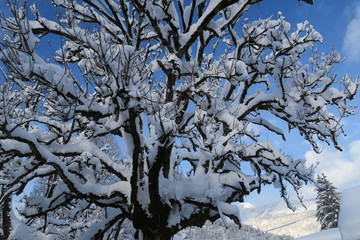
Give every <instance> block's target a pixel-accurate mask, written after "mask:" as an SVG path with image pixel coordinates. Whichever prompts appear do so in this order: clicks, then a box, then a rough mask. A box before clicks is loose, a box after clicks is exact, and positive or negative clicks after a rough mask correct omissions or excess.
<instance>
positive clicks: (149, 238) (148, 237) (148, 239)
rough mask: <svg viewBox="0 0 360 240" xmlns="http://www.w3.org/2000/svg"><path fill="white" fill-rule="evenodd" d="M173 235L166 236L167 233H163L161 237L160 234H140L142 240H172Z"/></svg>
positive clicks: (143, 232)
mask: <svg viewBox="0 0 360 240" xmlns="http://www.w3.org/2000/svg"><path fill="white" fill-rule="evenodd" d="M171 238H172V235H169V234H166V233H162V234H161V235H159V234H154V233H151V232H147V231H146V232H145V231H142V234H140V238H139V239H140V240H171Z"/></svg>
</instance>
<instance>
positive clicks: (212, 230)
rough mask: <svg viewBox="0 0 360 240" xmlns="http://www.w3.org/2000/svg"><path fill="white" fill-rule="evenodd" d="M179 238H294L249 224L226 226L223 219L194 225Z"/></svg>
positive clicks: (190, 239)
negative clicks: (264, 230)
mask: <svg viewBox="0 0 360 240" xmlns="http://www.w3.org/2000/svg"><path fill="white" fill-rule="evenodd" d="M175 239H177V240H180V239H186V240H199V239H206V240H241V239H243V240H292V239H293V238H292V237H290V236H278V235H275V234H271V233H265V232H263V231H260V230H258V229H256V228H253V227H251V226H248V225H243V226H242V227H241V229H239V227H238V226H237V225H235V224H234V223H233V224H230V226H229V227H228V228H225V226H224V224H223V223H222V221H221V220H217V221H215V222H214V223H210V222H209V221H208V222H206V223H205V225H204V226H203V227H202V228H198V227H192V228H187V229H185V230H183V231H181V232H180V233H179V234H178V235H177V236H176V238H175Z"/></svg>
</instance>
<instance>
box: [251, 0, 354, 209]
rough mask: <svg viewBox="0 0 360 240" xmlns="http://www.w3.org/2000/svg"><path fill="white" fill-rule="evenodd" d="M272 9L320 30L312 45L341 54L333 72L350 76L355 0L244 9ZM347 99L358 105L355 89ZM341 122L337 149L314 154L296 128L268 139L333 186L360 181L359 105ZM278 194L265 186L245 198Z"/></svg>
mask: <svg viewBox="0 0 360 240" xmlns="http://www.w3.org/2000/svg"><path fill="white" fill-rule="evenodd" d="M278 11H281V12H282V13H283V16H285V18H286V20H287V21H288V22H290V23H291V24H292V26H295V25H296V24H297V23H299V22H303V21H304V20H307V21H309V22H310V24H311V25H313V26H314V28H315V29H316V30H317V31H319V32H320V33H321V34H322V36H323V42H322V43H320V44H317V45H316V47H317V48H318V52H320V53H321V52H325V53H328V52H329V51H330V50H331V49H334V50H336V51H338V52H340V53H341V54H342V56H343V57H346V60H345V61H344V62H343V63H341V64H338V65H337V66H335V67H334V69H333V72H335V73H337V74H338V76H339V77H341V76H342V75H344V74H348V75H349V76H351V77H352V78H353V79H355V78H356V77H357V76H358V75H360V0H346V1H339V0H314V5H308V4H306V3H304V2H300V3H299V2H298V1H296V0H271V1H270V0H264V1H263V2H262V3H260V4H257V5H256V6H253V7H252V8H251V9H250V10H249V12H248V15H249V17H250V18H251V19H254V20H255V19H258V18H259V17H261V18H267V17H269V16H274V17H276V16H277V13H278ZM351 104H353V105H358V106H360V94H358V95H357V96H355V99H354V100H353V101H352V102H351ZM343 124H344V125H345V127H344V129H345V133H346V136H343V137H341V138H340V143H341V145H342V147H343V149H344V150H343V151H342V152H340V151H338V150H335V149H334V147H333V146H327V145H326V144H324V145H323V150H322V153H321V154H316V153H315V152H313V151H312V149H311V146H310V145H309V144H308V143H306V142H305V140H304V139H302V138H301V137H300V136H299V135H298V134H297V133H296V132H294V133H292V134H290V136H288V139H287V140H288V142H287V143H283V142H277V140H274V141H275V142H274V144H277V145H278V147H280V148H281V149H283V150H284V151H285V152H286V153H289V154H292V155H293V156H295V157H296V158H305V159H307V162H308V164H309V165H310V164H312V163H316V162H319V166H318V167H317V172H318V173H325V174H326V175H327V176H328V178H329V179H330V181H332V182H333V183H334V185H335V186H336V187H337V188H338V189H339V190H344V189H346V188H349V187H351V186H353V185H358V184H360V107H359V108H357V109H356V115H355V116H351V117H349V118H346V119H345V120H344V121H343ZM293 195H294V194H293ZM303 195H304V196H305V198H312V197H315V195H314V188H313V187H310V186H309V187H305V188H304V189H303ZM278 196H279V193H278V190H275V189H273V188H265V189H264V191H263V192H262V193H261V195H256V194H253V195H252V196H251V197H248V198H247V199H246V201H250V202H252V203H254V204H255V205H262V204H266V203H269V202H270V201H276V200H279V198H278ZM269 199H271V200H269Z"/></svg>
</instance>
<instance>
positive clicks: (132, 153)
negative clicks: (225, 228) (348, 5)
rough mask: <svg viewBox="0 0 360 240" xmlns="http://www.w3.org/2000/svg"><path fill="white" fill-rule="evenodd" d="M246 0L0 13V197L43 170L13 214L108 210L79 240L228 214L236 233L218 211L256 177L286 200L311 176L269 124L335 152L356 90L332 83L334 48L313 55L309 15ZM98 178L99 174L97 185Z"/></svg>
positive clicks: (234, 212)
mask: <svg viewBox="0 0 360 240" xmlns="http://www.w3.org/2000/svg"><path fill="white" fill-rule="evenodd" d="M259 2H261V0H229V1H220V0H201V1H199V0H192V1H183V0H178V1H168V0H154V1H148V0H98V1H90V0H83V1H73V0H71V1H70V0H53V1H52V3H53V4H54V6H56V7H57V9H59V10H58V11H59V14H58V15H57V16H58V19H46V18H44V17H43V16H42V15H41V12H39V11H38V9H37V8H36V5H31V6H30V7H28V6H27V5H24V6H22V7H20V8H19V7H17V6H15V5H11V6H10V9H11V12H12V14H13V16H12V17H9V18H4V19H2V20H1V28H2V29H3V30H4V31H6V32H7V33H4V34H3V35H4V36H3V41H2V48H1V54H0V58H1V61H2V63H3V64H4V65H5V66H6V68H5V69H4V76H5V80H4V82H3V84H2V85H1V87H0V116H1V117H0V155H1V162H0V169H1V172H0V174H1V176H0V179H2V180H1V184H2V185H4V186H6V189H7V191H6V192H5V193H4V194H3V196H2V199H1V202H3V201H4V199H5V198H6V197H8V196H11V195H12V194H19V193H21V192H22V191H23V189H24V187H25V186H26V185H27V184H28V183H29V182H30V181H31V180H32V179H34V178H52V176H56V181H52V182H51V184H52V188H51V191H50V194H47V195H40V196H36V197H34V198H28V199H27V206H28V207H27V208H26V209H25V211H23V212H22V214H23V215H24V216H25V217H26V218H28V219H31V218H34V217H38V216H45V215H46V214H47V213H49V212H54V211H56V209H60V208H66V209H69V211H68V212H69V213H76V212H77V211H79V210H82V209H83V207H84V204H83V203H86V204H90V205H91V206H96V207H101V208H106V209H110V211H108V212H107V216H106V217H104V218H101V219H93V220H94V221H93V222H91V226H89V227H88V228H87V230H86V232H84V233H83V234H82V238H83V239H102V238H103V237H106V236H109V231H111V230H112V229H114V228H115V229H116V228H120V226H121V224H122V223H123V221H124V219H128V220H130V221H131V222H132V224H133V226H134V228H135V229H137V230H138V231H137V236H136V237H137V238H143V239H170V238H171V236H172V235H174V234H175V233H176V232H178V231H180V230H181V229H184V228H187V227H189V226H201V225H203V224H204V223H205V222H206V220H211V221H214V220H216V219H218V218H222V219H223V221H224V222H226V220H227V218H226V217H225V216H227V217H229V218H231V219H233V220H234V221H235V222H236V223H238V224H240V216H239V211H238V208H237V207H236V206H233V205H231V204H230V203H231V202H234V201H242V200H243V198H244V196H247V195H249V194H250V193H252V192H253V191H257V192H260V191H261V187H262V186H263V185H266V184H274V185H275V186H276V187H278V188H279V190H280V193H281V195H282V197H283V198H284V199H285V200H286V201H287V202H288V200H287V199H286V196H287V188H286V186H292V187H293V188H294V189H295V191H297V190H298V189H299V188H300V187H301V186H302V185H303V184H304V182H305V183H306V182H307V181H309V180H312V174H313V168H312V167H309V168H307V167H305V163H304V160H293V159H289V158H288V157H286V156H284V154H282V153H281V152H280V151H279V150H278V149H277V148H276V147H275V146H273V145H272V144H271V142H270V141H266V140H265V138H264V137H262V136H263V135H265V136H266V135H267V134H268V133H272V134H274V136H275V135H278V136H280V137H282V138H283V139H284V140H285V139H286V134H285V133H284V131H283V130H282V129H281V127H280V126H276V125H274V124H273V122H272V121H268V119H269V118H275V119H278V120H281V121H282V122H283V124H287V125H288V128H289V130H292V129H297V130H298V131H299V132H300V134H301V135H302V136H304V138H305V139H306V140H307V141H309V142H310V144H311V145H312V146H313V148H314V150H315V151H318V150H319V146H318V144H319V142H326V143H329V144H331V143H333V144H334V146H335V147H336V148H338V149H340V145H339V144H338V141H337V139H338V136H339V135H341V134H342V125H341V123H340V119H342V118H344V117H346V116H348V115H351V114H352V113H353V109H352V108H351V107H350V106H349V105H348V103H347V101H348V100H349V99H352V97H353V96H354V94H355V92H356V90H357V86H358V85H357V83H354V82H352V81H351V79H350V78H349V77H348V76H344V77H342V78H341V79H337V78H336V75H335V74H330V71H331V69H332V67H333V65H334V64H336V63H339V62H341V61H342V59H341V57H340V54H339V53H337V52H335V51H331V52H330V54H328V55H325V54H323V55H318V54H317V53H316V51H315V49H314V48H313V44H314V43H316V42H320V41H321V40H322V37H321V35H320V34H319V33H318V32H317V31H316V30H315V29H314V28H313V27H312V26H311V25H309V23H308V22H304V23H300V24H298V25H296V26H294V27H291V25H290V24H289V23H288V22H286V20H285V17H284V16H282V14H281V13H279V15H278V17H277V18H275V19H272V18H268V19H260V20H256V21H250V20H248V19H247V18H245V13H246V11H247V10H248V8H249V7H251V6H252V5H253V4H256V3H259ZM305 2H306V1H305ZM29 8H30V10H31V11H29ZM49 39H50V40H51V47H49V49H50V50H49V51H47V52H45V51H44V48H45V47H46V46H47V44H46V43H45V44H44V41H45V42H47V41H48V40H49ZM54 49H55V50H54ZM306 50H310V53H311V52H312V53H313V55H312V57H311V58H310V59H309V63H306V64H303V63H302V62H301V60H302V55H303V53H304V52H305V51H306ZM51 53H52V54H53V56H52V58H49V57H48V55H49V54H51ZM42 54H43V55H46V57H45V56H44V57H42ZM255 126H256V128H257V129H260V130H261V132H260V133H261V134H258V131H255V130H254V128H255ZM108 134H113V135H115V136H117V137H118V139H119V142H120V143H121V144H122V146H124V150H125V154H124V156H123V158H122V161H114V159H112V158H111V157H110V156H109V154H108V153H107V152H106V151H104V150H103V149H101V148H100V147H99V146H97V144H95V143H94V141H93V140H94V139H95V138H98V137H101V136H105V135H108ZM104 171H106V172H107V173H108V174H109V179H111V181H103V180H101V178H99V176H100V175H101V173H102V172H104ZM288 204H289V207H291V204H290V202H288ZM60 213H61V212H60ZM63 213H64V214H65V211H63ZM75 215H76V214H74V215H71V214H69V215H68V216H69V217H74V216H75ZM73 219H75V218H73ZM44 234H52V232H51V231H48V232H46V231H45V232H44Z"/></svg>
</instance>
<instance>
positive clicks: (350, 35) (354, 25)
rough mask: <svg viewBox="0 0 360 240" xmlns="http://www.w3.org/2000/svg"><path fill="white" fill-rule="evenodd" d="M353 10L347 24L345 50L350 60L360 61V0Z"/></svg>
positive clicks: (344, 40)
mask: <svg viewBox="0 0 360 240" xmlns="http://www.w3.org/2000/svg"><path fill="white" fill-rule="evenodd" d="M353 9H354V10H352V11H351V13H350V14H352V15H353V16H352V18H351V20H350V21H349V23H348V24H347V26H346V31H345V36H344V39H343V50H344V52H345V54H346V55H347V56H348V58H349V60H350V61H354V62H359V61H360V1H358V2H357V3H356V5H355V7H354V8H353Z"/></svg>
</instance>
